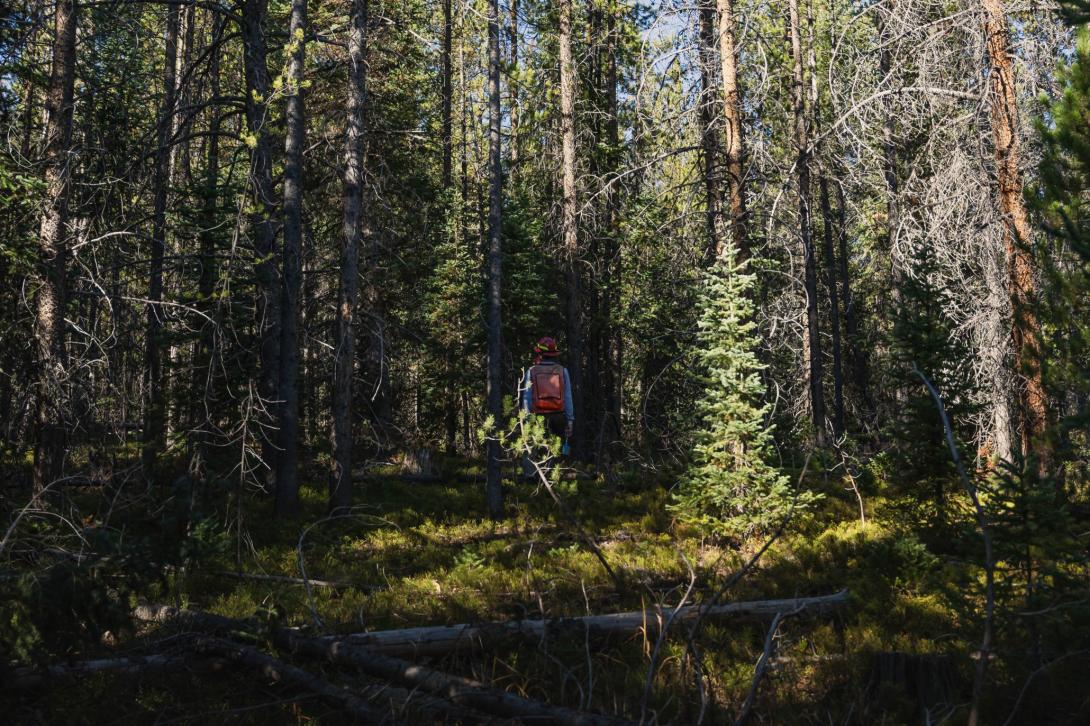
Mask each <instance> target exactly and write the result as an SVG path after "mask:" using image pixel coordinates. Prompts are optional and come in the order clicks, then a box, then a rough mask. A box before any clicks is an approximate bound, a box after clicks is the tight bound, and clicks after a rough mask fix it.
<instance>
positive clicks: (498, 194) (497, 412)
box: [485, 0, 503, 519]
mask: <svg viewBox="0 0 1090 726" xmlns="http://www.w3.org/2000/svg"><path fill="white" fill-rule="evenodd" d="M500 112H501V109H500V3H499V0H490V2H489V3H488V182H489V183H488V295H487V298H488V385H487V387H486V396H487V398H488V413H489V415H490V416H491V417H492V419H493V421H495V423H496V425H497V427H498V426H499V422H500V419H501V418H502V417H503V363H502V361H501V359H500V358H501V355H502V354H503V337H502V335H503V332H502V327H501V326H502V322H503V321H502V310H501V308H500V300H501V291H502V289H503V242H502V224H503V158H502V154H503V151H502V149H501V145H500V123H501V121H502V119H501V117H500ZM485 486H486V487H487V491H486V496H487V500H488V513H489V515H491V517H492V518H493V519H501V518H502V517H503V488H502V483H501V472H500V441H499V439H498V438H497V436H496V435H495V434H494V435H492V436H490V438H489V440H488V462H487V482H486V484H485Z"/></svg>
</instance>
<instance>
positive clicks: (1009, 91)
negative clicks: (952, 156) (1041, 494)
mask: <svg viewBox="0 0 1090 726" xmlns="http://www.w3.org/2000/svg"><path fill="white" fill-rule="evenodd" d="M981 4H982V7H983V9H984V13H985V21H984V32H985V34H986V35H987V45H988V62H989V66H990V74H989V77H990V82H991V93H990V106H991V123H992V136H993V140H994V143H995V162H996V181H997V183H998V194H999V205H1000V208H1001V209H1002V213H1003V222H1004V227H1003V241H1004V244H1005V246H1006V250H1007V272H1008V275H1009V280H1008V285H1009V288H1008V289H1009V294H1010V305H1011V313H1012V315H1013V321H1012V325H1011V345H1012V347H1013V349H1014V369H1015V373H1016V374H1017V375H1018V376H1020V378H1021V381H1020V385H1019V386H1018V387H1017V389H1018V415H1019V421H1018V424H1019V428H1018V432H1019V436H1020V438H1021V446H1022V454H1023V455H1024V456H1033V457H1036V460H1037V464H1038V466H1039V467H1040V469H1041V471H1045V470H1046V469H1047V466H1048V461H1049V450H1048V444H1047V441H1046V440H1045V435H1046V429H1047V426H1048V401H1047V398H1046V396H1045V390H1044V382H1043V380H1042V377H1041V357H1042V356H1041V340H1040V336H1041V326H1040V322H1039V321H1038V319H1037V313H1036V310H1035V307H1034V306H1035V304H1036V297H1037V292H1036V281H1035V279H1034V274H1035V270H1034V262H1033V255H1032V252H1031V251H1030V249H1029V245H1030V244H1031V243H1032V242H1033V232H1032V230H1031V229H1030V224H1029V215H1028V213H1027V211H1026V202H1025V197H1024V183H1023V180H1022V169H1021V163H1022V152H1021V143H1020V141H1019V138H1018V101H1017V98H1016V96H1015V86H1014V68H1013V65H1012V63H1011V48H1010V32H1009V30H1008V27H1007V16H1006V13H1005V10H1004V6H1003V0H981Z"/></svg>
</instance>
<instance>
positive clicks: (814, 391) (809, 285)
mask: <svg viewBox="0 0 1090 726" xmlns="http://www.w3.org/2000/svg"><path fill="white" fill-rule="evenodd" d="M788 11H789V15H790V18H789V23H790V36H791V56H792V59H793V60H794V71H793V74H792V84H791V85H792V111H793V113H794V117H795V151H796V153H797V157H796V161H795V171H796V174H797V182H798V201H799V235H800V237H801V240H802V253H803V260H804V265H805V274H804V285H805V290H806V336H805V345H804V355H805V356H806V360H807V363H808V370H807V373H808V376H807V377H808V379H809V381H808V382H809V396H810V414H811V420H812V423H813V426H814V437H815V440H816V441H817V443H818V445H824V444H825V439H826V437H825V392H824V387H823V385H822V376H823V373H822V368H823V366H822V359H821V331H820V329H819V327H818V305H817V294H818V293H817V260H816V255H815V253H814V239H813V219H812V214H811V205H810V136H809V129H808V128H807V113H806V79H805V72H804V69H803V62H804V61H803V58H804V56H803V44H802V29H801V26H800V24H799V23H800V16H799V0H789V3H788Z"/></svg>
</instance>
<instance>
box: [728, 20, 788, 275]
mask: <svg viewBox="0 0 1090 726" xmlns="http://www.w3.org/2000/svg"><path fill="white" fill-rule="evenodd" d="M793 2H795V3H796V5H793V6H792V7H795V8H796V9H795V11H794V16H797V15H798V10H797V0H793ZM718 5H719V55H720V62H721V63H722V67H723V119H724V120H725V121H726V149H725V150H726V172H727V202H728V205H729V207H730V231H731V238H732V241H733V242H734V245H735V247H736V248H737V250H738V259H739V260H744V259H746V258H748V257H749V253H750V251H749V245H748V243H747V240H746V191H745V170H744V169H743V168H742V161H743V159H744V155H745V147H744V146H743V141H744V139H743V137H742V94H741V91H740V90H739V88H738V61H737V58H736V55H735V53H736V51H735V47H734V29H735V19H734V2H733V0H718ZM793 26H794V27H795V28H796V30H797V22H795V23H793ZM800 52H801V49H800ZM799 58H800V60H798V61H796V62H797V63H801V55H800V56H799ZM800 71H801V68H799V69H797V71H796V72H800ZM721 251H722V250H721V249H720V250H716V254H717V255H718V254H719V253H721Z"/></svg>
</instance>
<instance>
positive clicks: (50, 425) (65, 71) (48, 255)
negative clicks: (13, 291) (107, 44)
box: [34, 0, 77, 499]
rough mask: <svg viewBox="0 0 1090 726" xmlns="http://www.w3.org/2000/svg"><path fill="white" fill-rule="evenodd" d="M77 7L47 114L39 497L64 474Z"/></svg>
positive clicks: (69, 0) (40, 266)
mask: <svg viewBox="0 0 1090 726" xmlns="http://www.w3.org/2000/svg"><path fill="white" fill-rule="evenodd" d="M76 17H77V16H76V2H75V0H58V2H57V4H56V17H55V24H54V37H53V64H52V69H51V71H50V77H49V93H48V96H47V98H46V104H47V106H46V108H47V110H48V113H49V118H48V121H47V124H46V143H45V185H46V196H45V205H44V208H43V210H42V217H41V222H40V224H39V228H38V261H37V270H36V277H37V283H38V295H37V300H36V306H35V317H34V338H35V342H36V343H37V354H38V360H37V369H38V380H37V389H38V390H37V394H38V410H37V417H36V418H37V429H38V430H37V442H36V446H35V449H34V497H35V498H36V499H37V498H39V497H41V495H42V493H43V491H44V490H45V487H47V486H48V485H49V484H50V483H51V482H53V481H54V480H56V479H57V478H59V477H60V475H61V472H62V470H63V468H64V448H65V441H64V416H63V409H64V406H63V399H64V394H63V389H64V379H65V371H64V308H65V272H64V266H65V262H66V260H67V256H68V254H67V247H68V243H67V236H66V231H65V225H66V224H67V222H68V198H69V192H70V189H71V163H72V159H71V158H70V155H71V153H72V105H73V103H72V95H73V88H74V85H75V75H76Z"/></svg>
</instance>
